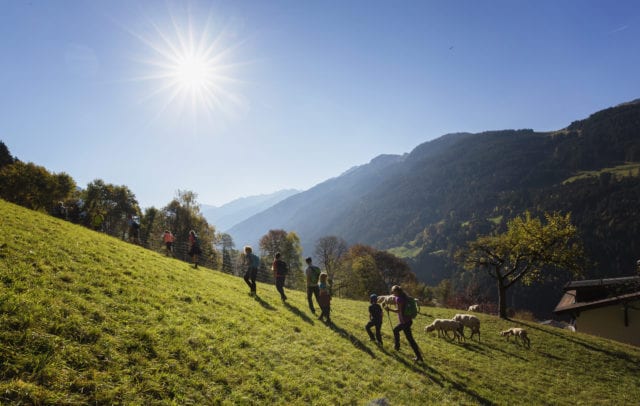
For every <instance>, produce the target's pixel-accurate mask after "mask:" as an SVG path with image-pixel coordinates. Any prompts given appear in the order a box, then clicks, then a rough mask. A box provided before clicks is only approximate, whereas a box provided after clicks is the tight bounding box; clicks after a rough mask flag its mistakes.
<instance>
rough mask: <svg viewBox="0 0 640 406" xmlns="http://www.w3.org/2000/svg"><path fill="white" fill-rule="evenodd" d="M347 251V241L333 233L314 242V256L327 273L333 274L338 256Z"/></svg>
mask: <svg viewBox="0 0 640 406" xmlns="http://www.w3.org/2000/svg"><path fill="white" fill-rule="evenodd" d="M346 252H347V242H346V241H345V240H343V239H342V238H340V237H336V236H334V235H331V236H328V237H322V238H320V239H319V240H318V241H317V242H316V249H315V256H316V258H317V263H318V264H319V265H320V266H322V267H323V268H324V269H325V270H326V271H327V273H328V274H329V275H332V274H333V271H334V269H336V267H337V266H338V264H339V262H340V258H341V257H342V256H343V255H344V254H345V253H346Z"/></svg>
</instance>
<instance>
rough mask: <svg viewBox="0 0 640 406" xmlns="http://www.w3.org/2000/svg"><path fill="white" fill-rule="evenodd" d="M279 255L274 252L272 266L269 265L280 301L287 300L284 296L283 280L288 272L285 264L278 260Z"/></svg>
mask: <svg viewBox="0 0 640 406" xmlns="http://www.w3.org/2000/svg"><path fill="white" fill-rule="evenodd" d="M280 257H281V255H280V253H279V252H276V255H275V258H274V260H273V264H271V270H272V271H273V277H274V278H275V280H276V290H277V291H278V293H280V299H282V301H283V302H284V301H286V300H287V295H285V294H284V280H285V278H286V277H287V273H288V272H289V267H288V266H287V263H286V262H284V261H283V260H281V259H280Z"/></svg>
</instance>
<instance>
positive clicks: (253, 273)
mask: <svg viewBox="0 0 640 406" xmlns="http://www.w3.org/2000/svg"><path fill="white" fill-rule="evenodd" d="M257 277H258V268H252V269H251V285H250V286H249V287H250V288H251V292H253V293H254V294H255V293H256V287H257V285H256V278H257Z"/></svg>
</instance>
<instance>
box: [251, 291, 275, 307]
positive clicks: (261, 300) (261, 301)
mask: <svg viewBox="0 0 640 406" xmlns="http://www.w3.org/2000/svg"><path fill="white" fill-rule="evenodd" d="M253 299H254V300H255V301H256V302H258V303H260V306H262V307H264V308H265V309H267V310H276V308H275V307H273V306H272V305H271V304H269V303H268V302H265V301H264V300H263V299H262V298H261V297H260V296H258V294H256V295H255V296H254V297H253Z"/></svg>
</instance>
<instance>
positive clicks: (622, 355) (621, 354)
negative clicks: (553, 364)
mask: <svg viewBox="0 0 640 406" xmlns="http://www.w3.org/2000/svg"><path fill="white" fill-rule="evenodd" d="M510 321H512V322H513V323H515V324H520V325H523V326H527V328H529V329H531V330H538V331H540V332H542V333H546V334H551V335H554V336H556V337H559V338H563V339H565V340H567V341H570V342H572V343H574V344H578V345H580V346H582V347H584V348H586V349H588V350H591V351H596V352H601V353H603V354H606V355H608V356H610V357H614V358H618V359H620V360H622V361H627V362H632V363H637V362H638V359H637V358H635V357H632V356H629V354H626V353H624V352H619V351H610V350H607V349H604V348H599V347H595V346H594V345H593V344H590V343H588V342H586V341H583V340H581V339H580V338H579V337H570V336H567V335H566V334H560V333H556V332H555V331H552V330H551V331H550V330H546V329H543V328H540V327H538V326H537V325H535V324H530V323H523V322H520V321H515V320H510Z"/></svg>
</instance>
